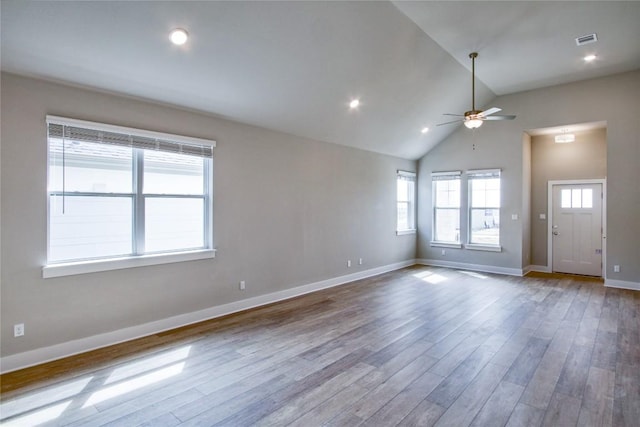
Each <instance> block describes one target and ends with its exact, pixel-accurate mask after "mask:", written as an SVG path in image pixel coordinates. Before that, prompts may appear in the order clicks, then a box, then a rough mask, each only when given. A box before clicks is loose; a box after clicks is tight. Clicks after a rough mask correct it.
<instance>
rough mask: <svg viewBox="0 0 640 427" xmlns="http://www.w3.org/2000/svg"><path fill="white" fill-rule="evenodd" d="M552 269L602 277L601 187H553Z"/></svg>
mask: <svg viewBox="0 0 640 427" xmlns="http://www.w3.org/2000/svg"><path fill="white" fill-rule="evenodd" d="M550 237H551V238H552V239H553V243H552V245H553V266H552V269H553V271H555V272H559V273H571V274H584V275H587V276H598V277H600V276H602V184H571V185H553V218H552V224H551V236H550Z"/></svg>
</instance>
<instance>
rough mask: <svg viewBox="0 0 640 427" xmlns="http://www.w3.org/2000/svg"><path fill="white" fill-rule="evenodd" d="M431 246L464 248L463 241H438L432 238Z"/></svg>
mask: <svg viewBox="0 0 640 427" xmlns="http://www.w3.org/2000/svg"><path fill="white" fill-rule="evenodd" d="M429 246H431V247H434V248H454V249H460V248H462V243H447V242H438V241H435V240H432V241H431V242H429Z"/></svg>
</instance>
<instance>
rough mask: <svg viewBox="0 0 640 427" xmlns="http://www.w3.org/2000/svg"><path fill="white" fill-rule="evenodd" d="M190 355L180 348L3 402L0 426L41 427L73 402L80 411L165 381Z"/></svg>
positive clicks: (182, 367)
mask: <svg viewBox="0 0 640 427" xmlns="http://www.w3.org/2000/svg"><path fill="white" fill-rule="evenodd" d="M190 352H191V346H190V345H189V346H185V347H181V348H179V349H176V350H172V351H168V352H164V353H160V354H155V355H153V356H149V357H146V358H142V359H139V360H136V361H133V362H130V363H125V364H123V365H121V366H119V367H118V368H116V369H114V370H113V371H112V372H111V374H110V375H109V376H107V375H106V374H107V373H106V372H103V373H102V375H101V372H96V373H95V375H93V376H89V377H86V378H81V379H75V380H71V381H69V382H62V383H60V384H59V385H55V386H51V387H47V388H46V389H45V390H44V391H39V392H36V393H32V394H30V393H26V394H24V395H22V396H20V397H17V398H15V399H11V400H8V401H6V402H2V404H0V424H2V426H3V427H4V426H5V425H6V426H36V425H40V424H43V423H47V422H51V421H53V420H56V419H57V418H59V417H61V416H62V415H63V414H64V413H65V411H67V409H68V408H69V405H71V404H72V403H73V402H74V401H75V402H76V405H72V408H77V407H78V406H79V405H81V404H82V403H83V402H84V405H83V406H82V408H87V407H90V406H92V405H95V404H97V403H100V402H104V401H105V400H108V399H112V398H114V397H117V396H123V395H125V394H127V393H129V392H132V391H134V390H139V389H142V388H144V387H146V386H149V385H152V384H156V383H158V382H160V381H164V380H166V379H168V378H171V377H174V376H176V375H178V374H180V373H181V372H182V371H183V370H184V367H185V365H186V359H187V357H189V353H190ZM104 377H106V379H105V378H104ZM107 384H111V385H109V386H107ZM92 391H93V393H91V392H92ZM87 396H88V398H87ZM65 399H68V400H65ZM85 399H86V402H85ZM63 400H64V401H63ZM58 422H59V421H58Z"/></svg>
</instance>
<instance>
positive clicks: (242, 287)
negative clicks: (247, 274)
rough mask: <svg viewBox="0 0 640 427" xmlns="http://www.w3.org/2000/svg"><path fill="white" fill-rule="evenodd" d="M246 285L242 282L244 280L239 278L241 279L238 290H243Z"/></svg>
mask: <svg viewBox="0 0 640 427" xmlns="http://www.w3.org/2000/svg"><path fill="white" fill-rule="evenodd" d="M246 287H247V286H246V283H245V282H244V280H241V281H240V290H241V291H244V290H245V289H246Z"/></svg>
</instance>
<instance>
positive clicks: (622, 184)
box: [418, 71, 640, 283]
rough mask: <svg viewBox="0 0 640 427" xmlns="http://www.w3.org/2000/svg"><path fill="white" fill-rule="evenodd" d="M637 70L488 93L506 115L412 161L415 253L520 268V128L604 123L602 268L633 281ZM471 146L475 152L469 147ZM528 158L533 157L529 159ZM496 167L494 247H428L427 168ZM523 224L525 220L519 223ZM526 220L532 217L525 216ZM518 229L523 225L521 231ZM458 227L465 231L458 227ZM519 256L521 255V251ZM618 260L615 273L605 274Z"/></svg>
mask: <svg viewBox="0 0 640 427" xmlns="http://www.w3.org/2000/svg"><path fill="white" fill-rule="evenodd" d="M638 93H640V71H634V72H629V73H624V74H618V75H614V76H610V77H605V78H599V79H593V80H587V81H583V82H577V83H571V84H565V85H559V86H553V87H548V88H543V89H538V90H534V91H528V92H522V93H517V94H512V95H506V96H501V97H498V98H496V99H495V100H494V101H493V102H492V103H491V105H489V106H494V105H495V106H499V107H501V108H502V109H503V111H504V113H505V114H516V115H517V116H518V117H517V118H516V119H515V120H513V121H505V122H487V123H485V124H484V125H483V126H482V127H481V128H480V129H477V130H476V131H474V132H471V131H469V130H468V129H465V128H463V127H460V129H458V130H457V131H456V132H454V133H453V134H452V135H451V136H450V137H449V138H448V139H446V140H445V141H443V142H442V143H441V144H439V145H438V146H437V147H436V148H435V149H434V150H432V151H430V152H429V153H428V154H427V155H426V156H424V157H423V158H422V159H420V162H419V168H418V170H419V172H418V174H419V177H420V178H419V183H420V192H419V201H418V224H419V227H420V228H419V237H418V257H419V258H425V259H444V260H447V261H457V262H462V263H469V264H481V265H494V266H502V267H507V268H514V269H521V268H524V267H526V265H525V264H524V263H523V257H522V255H523V253H522V252H523V246H524V245H523V236H526V235H527V234H529V233H531V230H530V229H529V230H527V227H526V224H524V223H523V222H522V221H521V220H518V221H512V220H511V214H512V213H518V214H519V218H520V219H522V218H523V207H525V208H526V203H524V202H523V198H525V197H528V195H527V194H524V192H523V189H522V188H523V181H524V180H526V176H525V175H526V170H525V167H524V166H523V163H524V162H523V158H524V156H525V153H524V151H523V150H524V148H523V145H526V144H523V143H522V133H523V132H524V131H526V130H529V129H540V128H546V127H553V126H559V125H566V124H571V123H585V122H597V121H606V122H607V152H606V170H607V194H608V200H607V268H606V273H605V276H606V277H607V278H609V279H613V280H622V281H629V282H634V283H640V257H639V256H638V249H637V242H638V241H640V191H638V183H640V168H639V167H638V165H639V164H640V120H638V119H637V116H638V113H639V109H638V103H637V94H638ZM474 144H475V147H476V149H475V151H474V150H473V148H472V147H473V145H474ZM534 163H535V160H534ZM493 167H499V168H502V169H503V174H502V176H503V180H502V182H503V194H502V206H503V207H502V211H501V213H502V217H503V218H504V220H503V221H502V230H501V233H502V244H503V247H504V251H503V252H502V253H488V252H477V251H470V250H447V255H446V256H445V257H443V256H441V255H440V248H432V247H430V246H429V240H430V238H431V216H432V214H431V209H432V207H431V185H430V181H429V179H430V178H429V175H430V173H431V172H432V171H438V170H455V169H462V170H466V169H474V168H493ZM525 222H526V221H525ZM531 222H532V223H533V222H535V219H532V220H531ZM522 228H524V233H523V230H522ZM465 231H466V230H465ZM525 258H526V257H525ZM614 264H619V265H621V267H622V269H621V272H620V273H614V272H613V265H614Z"/></svg>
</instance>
